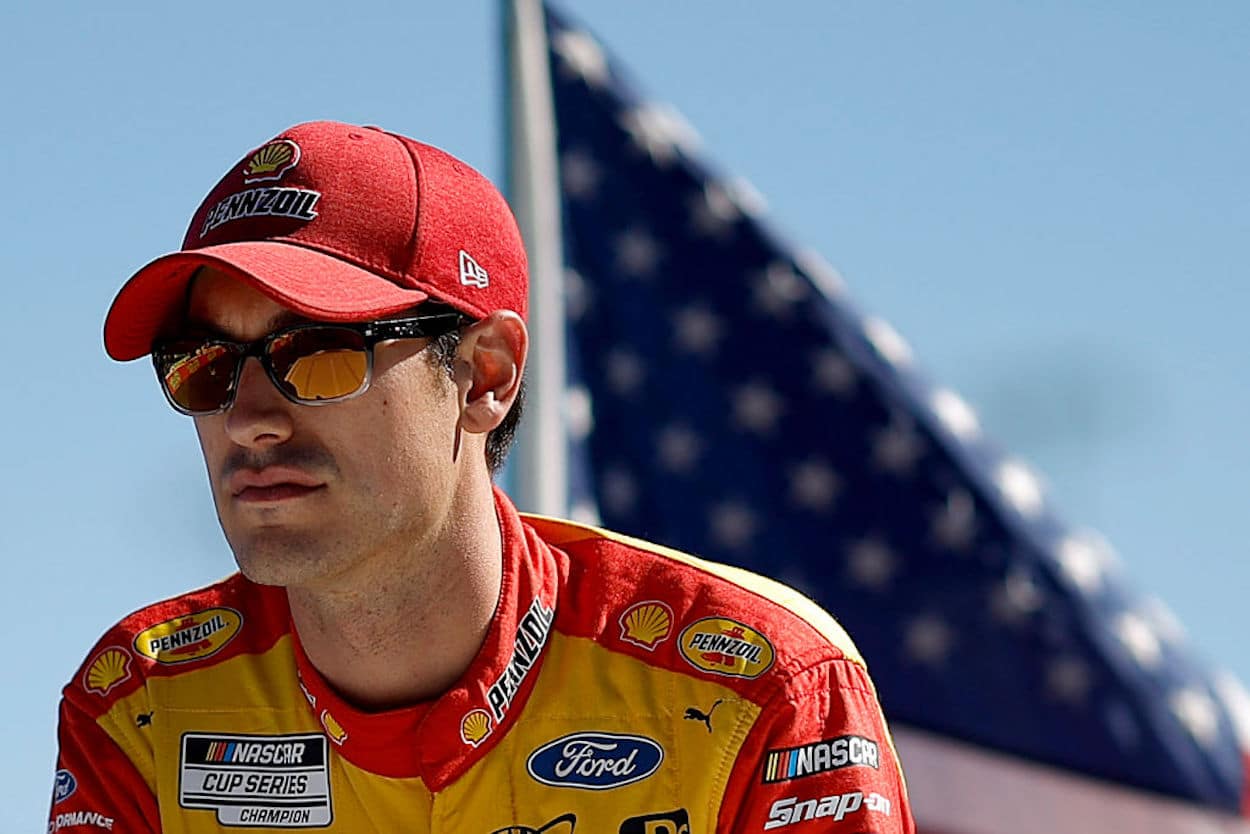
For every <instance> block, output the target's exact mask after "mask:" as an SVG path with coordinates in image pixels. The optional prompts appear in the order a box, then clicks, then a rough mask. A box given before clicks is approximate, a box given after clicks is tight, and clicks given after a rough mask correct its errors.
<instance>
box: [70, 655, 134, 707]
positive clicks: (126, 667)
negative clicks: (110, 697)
mask: <svg viewBox="0 0 1250 834" xmlns="http://www.w3.org/2000/svg"><path fill="white" fill-rule="evenodd" d="M129 677H130V653H129V652H128V651H126V650H125V649H123V648H121V647H119V646H109V647H108V648H106V649H101V650H100V652H99V654H97V655H96V656H95V657H94V658H93V659H92V661H91V663H90V664H88V665H87V671H86V672H84V673H83V676H82V683H83V687H84V688H86V690H87V691H88V692H94V693H95V694H97V695H107V694H109V692H110V691H112V689H113V687H115V686H117V685H118V684H119V683H121V682H122V681H124V680H126V679H127V678H129Z"/></svg>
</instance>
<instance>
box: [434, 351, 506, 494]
mask: <svg viewBox="0 0 1250 834" xmlns="http://www.w3.org/2000/svg"><path fill="white" fill-rule="evenodd" d="M459 346H460V330H459V329H456V330H449V331H447V332H446V333H443V334H442V335H440V336H437V337H435V339H434V341H432V342H430V347H429V350H430V356H431V357H432V358H433V359H434V361H435V362H436V363H437V364H439V365H442V367H443V369H444V370H445V371H447V376H448V377H449V378H454V377H453V374H454V373H455V367H454V365H455V358H456V348H458V347H459ZM523 411H525V378H524V377H522V378H521V388H520V390H518V391H517V395H516V399H515V400H513V402H512V408H510V409H508V413H507V414H506V415H504V418H503V422H502V423H500V424H499V425H498V426H495V428H493V429H491V431H490V433H489V434H488V435H486V466H487V467H488V468H489V469H490V473H491V474H492V475H494V474H495V473H496V472H498V471H499V470H500V468H501V467H502V466H503V462H504V459H505V458H507V457H508V450H509V449H511V448H512V442H513V441H514V440H515V439H516V429H517V425H518V424H519V423H520V422H521V413H522V412H523Z"/></svg>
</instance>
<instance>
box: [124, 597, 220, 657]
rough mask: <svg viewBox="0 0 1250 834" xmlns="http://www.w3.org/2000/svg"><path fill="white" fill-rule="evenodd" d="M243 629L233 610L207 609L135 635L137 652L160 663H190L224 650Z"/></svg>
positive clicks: (159, 624)
mask: <svg viewBox="0 0 1250 834" xmlns="http://www.w3.org/2000/svg"><path fill="white" fill-rule="evenodd" d="M242 628H243V615H242V614H240V613H239V612H238V611H235V610H234V609H233V608H208V609H205V610H204V611H197V612H195V613H194V614H186V615H183V616H181V617H175V618H174V619H172V620H166V621H165V622H163V623H158V624H156V625H154V626H152V627H151V628H147V629H144V630H143V631H141V632H139V633H138V634H137V635H135V651H137V652H138V653H139V654H141V655H143V656H144V657H147V658H151V659H152V660H155V661H156V662H157V663H166V664H169V663H190V662H191V661H192V660H203V659H204V658H206V657H211V656H213V655H215V654H217V652H219V651H221V650H222V649H223V648H225V646H226V644H227V643H229V642H230V641H231V640H233V639H234V638H235V635H237V634H238V633H239V631H240V630H241V629H242Z"/></svg>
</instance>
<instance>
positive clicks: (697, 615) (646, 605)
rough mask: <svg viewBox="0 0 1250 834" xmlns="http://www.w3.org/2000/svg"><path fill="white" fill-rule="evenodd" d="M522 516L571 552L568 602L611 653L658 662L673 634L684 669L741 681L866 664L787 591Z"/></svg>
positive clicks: (597, 532)
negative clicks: (615, 649) (634, 652)
mask: <svg viewBox="0 0 1250 834" xmlns="http://www.w3.org/2000/svg"><path fill="white" fill-rule="evenodd" d="M524 518H525V521H526V523H528V524H530V525H532V526H533V528H534V530H535V532H536V533H537V534H538V535H539V537H540V538H542V539H543V540H544V541H546V542H547V543H548V544H550V545H552V546H554V547H557V548H559V549H561V550H563V551H564V552H565V553H567V554H568V556H569V563H570V569H569V584H570V588H569V590H570V595H571V596H572V597H573V598H574V599H576V600H578V603H577V607H578V608H579V609H581V610H582V611H583V614H582V617H585V618H591V617H595V618H597V620H598V621H599V622H602V623H603V624H604V625H603V628H602V629H601V631H600V633H599V634H597V635H596V637H597V638H598V639H599V640H600V642H603V643H605V644H607V645H609V646H612V645H614V644H624V645H623V646H622V648H624V649H626V650H629V649H630V648H631V647H633V648H639V647H640V648H643V649H644V651H645V650H648V649H649V650H650V654H649V656H650V657H658V656H659V655H658V654H657V649H658V646H659V644H660V642H661V641H668V640H669V638H672V637H675V638H676V640H675V643H674V647H675V650H676V655H677V657H678V658H679V659H680V660H679V662H680V664H681V667H684V669H685V670H686V671H690V670H691V668H693V669H694V670H695V671H696V673H697V672H699V671H705V672H710V673H711V674H713V675H717V674H718V673H719V674H720V675H722V676H724V677H730V678H733V677H738V678H742V679H750V678H753V677H763V672H764V671H769V670H771V672H772V676H773V677H775V675H776V673H783V674H786V673H788V674H787V676H788V675H792V674H794V673H797V672H798V671H799V670H801V669H803V668H806V667H808V666H811V665H813V664H815V663H820V662H823V661H838V660H843V661H849V662H851V663H853V664H855V665H858V666H861V667H862V666H863V665H864V662H863V659H862V657H861V656H860V653H859V651H858V649H856V647H855V644H854V642H853V641H852V640H851V638H850V636H849V635H848V634H847V633H846V631H845V630H844V629H843V628H842V626H841V625H840V624H839V623H838V622H837V620H835V619H834V618H833V616H831V615H830V614H829V612H827V611H825V609H823V608H822V607H821V606H820V605H818V604H817V603H816V602H814V601H813V600H811V599H809V598H808V597H807V596H805V595H804V594H802V593H801V592H799V591H797V590H795V589H794V588H791V587H790V586H788V585H785V584H783V583H781V582H778V581H776V580H774V579H769V578H768V577H765V576H761V575H760V574H757V573H754V572H752V571H749V570H745V569H743V568H738V567H734V566H731V565H726V564H722V563H719V562H713V561H710V560H706V559H700V558H698V557H696V556H692V555H690V554H687V553H683V552H681V551H678V550H673V549H671V548H667V547H664V546H662V545H658V544H655V543H653V542H648V541H645V540H642V539H636V538H633V537H630V536H625V535H622V534H620V533H614V532H612V531H609V530H604V529H601V528H597V527H591V526H588V525H583V524H578V523H576V522H571V521H565V520H562V519H552V518H546V517H539V516H525V517H524ZM605 609H606V611H605ZM605 613H606V614H607V616H606V620H605V618H604V616H603V615H604V614H605ZM660 635H663V636H662V637H661V636H660ZM648 641H654V643H655V644H654V645H652V646H648V645H647V642H648ZM757 649H758V651H757ZM735 653H737V654H736V655H735ZM753 662H754V664H755V665H754V666H753V665H752V663H753ZM757 667H762V668H757ZM757 672H758V674H756V673H757Z"/></svg>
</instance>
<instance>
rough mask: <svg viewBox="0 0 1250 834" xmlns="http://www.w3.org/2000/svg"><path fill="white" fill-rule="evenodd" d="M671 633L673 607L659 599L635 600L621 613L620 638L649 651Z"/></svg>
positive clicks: (653, 649)
mask: <svg viewBox="0 0 1250 834" xmlns="http://www.w3.org/2000/svg"><path fill="white" fill-rule="evenodd" d="M672 633H673V609H671V608H669V607H668V606H667V605H665V604H664V603H662V602H660V601H659V600H654V599H649V600H647V601H646V602H636V603H634V604H633V605H631V606H629V608H626V609H625V613H623V614H621V639H622V640H624V641H625V642H626V643H633V644H634V645H635V646H641V647H642V648H644V649H646V650H647V651H649V652H652V651H655V647H656V646H658V645H659V644H660V643H663V642H664V641H665V640H667V639H668V637H669V635H670V634H672Z"/></svg>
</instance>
